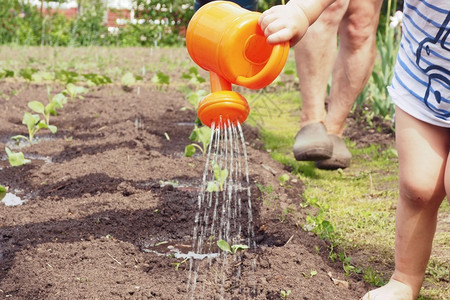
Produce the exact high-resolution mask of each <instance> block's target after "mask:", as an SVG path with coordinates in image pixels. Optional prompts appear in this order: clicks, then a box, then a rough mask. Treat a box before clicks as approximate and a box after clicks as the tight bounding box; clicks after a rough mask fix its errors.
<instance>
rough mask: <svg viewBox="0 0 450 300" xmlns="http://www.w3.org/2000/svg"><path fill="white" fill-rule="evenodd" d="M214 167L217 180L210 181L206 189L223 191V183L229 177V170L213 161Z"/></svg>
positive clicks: (208, 190)
mask: <svg viewBox="0 0 450 300" xmlns="http://www.w3.org/2000/svg"><path fill="white" fill-rule="evenodd" d="M212 168H213V172H214V179H215V180H213V181H210V182H208V186H207V188H206V191H207V192H218V191H223V184H224V183H225V180H226V179H227V177H228V170H227V169H223V170H222V169H221V168H220V166H219V165H218V164H217V163H216V162H213V163H212Z"/></svg>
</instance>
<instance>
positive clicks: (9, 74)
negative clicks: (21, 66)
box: [0, 69, 14, 79]
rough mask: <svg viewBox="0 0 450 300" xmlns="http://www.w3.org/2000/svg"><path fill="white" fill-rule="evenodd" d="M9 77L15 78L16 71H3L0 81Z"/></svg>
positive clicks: (1, 71)
mask: <svg viewBox="0 0 450 300" xmlns="http://www.w3.org/2000/svg"><path fill="white" fill-rule="evenodd" d="M8 77H11V78H12V77H14V71H12V70H6V69H2V70H0V79H1V78H8Z"/></svg>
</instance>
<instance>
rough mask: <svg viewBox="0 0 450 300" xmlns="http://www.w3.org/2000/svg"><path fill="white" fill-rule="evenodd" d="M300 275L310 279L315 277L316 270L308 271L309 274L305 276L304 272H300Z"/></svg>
mask: <svg viewBox="0 0 450 300" xmlns="http://www.w3.org/2000/svg"><path fill="white" fill-rule="evenodd" d="M302 275H303V277H305V278H312V277H314V276H316V275H317V271H316V270H310V271H309V274H306V273H305V272H302Z"/></svg>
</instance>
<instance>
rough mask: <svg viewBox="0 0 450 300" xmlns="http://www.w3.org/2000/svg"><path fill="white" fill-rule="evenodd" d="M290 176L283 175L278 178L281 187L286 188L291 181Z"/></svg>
mask: <svg viewBox="0 0 450 300" xmlns="http://www.w3.org/2000/svg"><path fill="white" fill-rule="evenodd" d="M290 179H291V178H290V177H289V174H283V175H281V176H280V177H278V180H279V181H280V186H285V185H286V183H287V182H288V181H289V180H290Z"/></svg>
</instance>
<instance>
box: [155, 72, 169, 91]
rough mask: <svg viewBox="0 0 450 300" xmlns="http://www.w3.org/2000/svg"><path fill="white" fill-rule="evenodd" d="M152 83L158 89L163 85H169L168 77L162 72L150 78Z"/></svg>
mask: <svg viewBox="0 0 450 300" xmlns="http://www.w3.org/2000/svg"><path fill="white" fill-rule="evenodd" d="M152 82H153V83H155V84H157V85H158V87H159V88H160V87H162V86H163V84H165V85H169V84H170V76H169V75H167V74H165V73H164V72H158V73H156V74H155V75H153V77H152Z"/></svg>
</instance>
